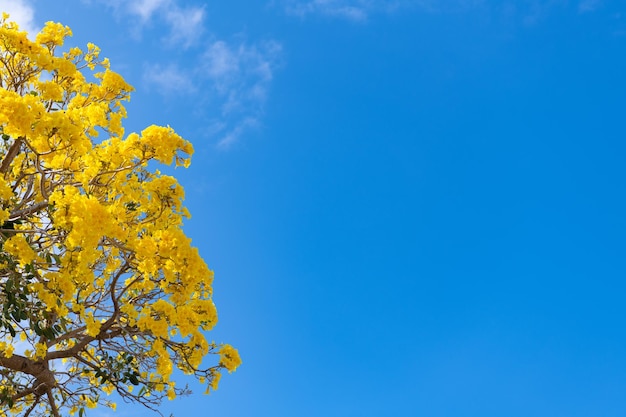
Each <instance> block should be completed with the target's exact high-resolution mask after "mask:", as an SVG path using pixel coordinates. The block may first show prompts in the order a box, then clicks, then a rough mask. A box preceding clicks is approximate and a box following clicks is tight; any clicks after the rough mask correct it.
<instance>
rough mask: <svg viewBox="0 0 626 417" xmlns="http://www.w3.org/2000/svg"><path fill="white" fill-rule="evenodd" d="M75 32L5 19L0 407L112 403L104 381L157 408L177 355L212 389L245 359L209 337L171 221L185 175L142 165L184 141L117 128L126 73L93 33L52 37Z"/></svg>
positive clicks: (181, 240)
mask: <svg viewBox="0 0 626 417" xmlns="http://www.w3.org/2000/svg"><path fill="white" fill-rule="evenodd" d="M70 35H71V31H70V29H69V28H67V27H65V26H63V25H61V24H58V23H51V22H49V23H47V24H46V25H45V27H44V28H43V30H42V31H41V33H39V34H38V35H37V36H36V38H35V40H34V41H31V40H29V38H28V37H27V35H26V33H25V32H23V31H20V30H19V27H18V26H17V25H16V24H15V23H13V22H10V21H9V20H8V16H7V15H4V16H3V18H2V19H0V136H1V138H2V139H1V140H0V246H1V248H2V250H1V251H0V306H2V311H1V314H0V367H2V368H3V371H2V372H0V416H5V415H18V414H20V413H24V414H29V415H33V416H34V415H41V416H43V415H46V416H48V415H52V416H59V415H60V413H61V411H60V410H62V409H67V410H68V411H69V412H70V414H72V413H76V412H79V413H81V414H82V413H83V412H84V409H85V407H87V408H93V407H95V406H96V405H98V404H104V405H108V406H110V407H114V406H115V405H114V404H112V403H111V402H110V401H109V400H107V398H106V394H110V393H112V392H114V391H115V392H117V394H118V395H120V396H122V398H124V399H126V400H131V401H136V402H139V403H141V404H144V405H146V406H148V407H150V408H155V407H156V406H157V405H158V403H159V401H160V400H161V398H166V397H167V398H169V399H173V398H175V397H176V396H177V395H180V394H183V393H185V390H184V389H179V388H177V387H176V386H175V384H174V382H173V381H172V379H171V377H172V373H173V372H174V370H175V369H179V370H181V371H183V372H184V373H186V374H190V375H194V376H195V377H197V378H198V379H200V380H201V381H205V382H206V383H207V386H208V387H209V389H216V388H217V382H218V381H219V379H220V371H221V370H227V371H229V372H232V371H234V370H235V369H236V368H237V366H239V364H240V363H241V360H240V358H239V355H238V353H237V351H236V350H235V349H234V348H232V347H231V346H230V345H218V344H216V343H213V342H209V341H208V340H207V339H206V331H208V330H210V329H211V328H212V327H213V326H214V325H215V323H216V322H217V313H216V309H215V306H214V304H213V301H212V299H211V296H212V288H211V284H212V280H213V273H212V271H210V270H209V268H208V267H207V265H206V264H205V262H204V261H203V259H202V258H201V256H200V255H199V253H198V250H197V249H196V248H194V247H193V246H192V245H191V240H190V239H189V238H187V237H186V236H185V234H184V232H183V230H182V223H183V219H184V218H185V217H187V216H188V212H187V210H186V209H185V207H184V206H183V199H184V193H183V189H182V187H181V186H180V185H179V184H178V182H177V181H176V179H175V178H173V177H171V176H167V175H164V174H162V173H161V172H159V171H157V170H153V169H152V167H153V165H154V164H153V163H152V162H153V161H154V162H160V163H163V164H167V165H170V164H174V165H176V166H184V167H187V166H188V165H189V162H190V156H191V154H192V153H193V148H192V146H191V144H190V143H189V142H187V141H185V140H184V139H183V138H181V137H180V136H178V135H177V134H176V133H175V132H174V130H173V129H172V128H170V127H160V126H150V127H148V128H146V129H145V130H143V131H142V132H141V133H140V134H136V133H131V134H128V135H126V134H125V132H124V129H123V127H122V120H123V119H124V118H125V117H126V110H125V108H124V105H123V102H124V101H125V100H128V98H129V94H130V92H131V91H132V87H131V86H130V85H128V84H127V83H126V82H125V81H124V79H123V78H122V77H121V76H120V75H119V74H117V73H115V72H113V71H112V70H111V69H110V65H109V62H108V61H107V60H106V59H101V58H100V56H99V55H100V50H99V49H98V48H97V47H96V46H95V45H92V44H89V45H88V46H87V48H86V50H84V51H83V50H81V49H80V48H76V47H73V48H70V49H68V50H67V51H66V52H63V53H58V49H59V47H60V46H62V45H63V44H64V42H65V39H66V38H67V37H68V36H70ZM89 72H92V75H93V76H91V77H87V76H86V75H87V73H89ZM89 80H92V81H89ZM103 134H104V136H106V137H104V138H103V137H102V136H103ZM18 341H19V343H21V344H22V346H23V345H27V346H30V348H27V349H26V351H25V352H24V353H22V352H18V351H17V350H16V349H15V346H16V343H17V342H18ZM209 354H215V360H214V361H213V363H210V362H211V361H210V359H208V360H207V355H209Z"/></svg>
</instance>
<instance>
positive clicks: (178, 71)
mask: <svg viewBox="0 0 626 417" xmlns="http://www.w3.org/2000/svg"><path fill="white" fill-rule="evenodd" d="M196 50H197V52H196ZM190 52H192V54H187V55H185V57H184V59H185V62H184V63H183V62H180V63H178V62H177V61H176V56H170V57H169V59H170V61H169V62H167V63H165V64H161V63H152V64H146V65H145V66H144V73H143V81H144V82H145V83H146V84H147V86H148V87H149V88H152V89H153V91H155V92H157V93H159V94H161V95H164V96H167V97H168V99H171V97H172V96H178V97H179V98H181V97H186V98H193V100H194V101H195V102H197V103H203V104H202V105H201V106H199V107H200V108H204V109H203V110H197V112H199V113H205V112H208V111H211V112H212V113H213V114H214V116H211V117H206V116H203V117H205V118H206V120H205V121H206V125H207V129H206V131H205V132H206V133H207V134H208V135H209V136H210V137H211V138H213V139H214V140H215V141H216V143H217V146H218V147H219V148H222V149H226V148H228V147H230V146H231V145H232V144H234V143H236V142H238V141H239V140H240V138H241V137H242V136H243V135H244V134H245V133H246V132H248V131H250V130H251V129H254V128H257V127H258V126H260V125H261V119H262V116H263V112H264V107H265V102H266V100H267V97H268V94H269V90H270V87H271V83H272V80H273V78H274V73H275V71H276V68H277V67H278V65H279V63H280V59H281V54H282V46H281V45H280V44H279V43H278V42H276V41H273V40H270V41H261V42H248V41H246V40H243V39H241V37H235V39H233V40H231V41H227V40H223V39H212V40H209V41H207V42H205V44H204V45H202V46H199V45H197V46H196V48H194V49H193V50H192V51H190ZM190 56H194V58H192V59H191V61H190V58H189V57H190Z"/></svg>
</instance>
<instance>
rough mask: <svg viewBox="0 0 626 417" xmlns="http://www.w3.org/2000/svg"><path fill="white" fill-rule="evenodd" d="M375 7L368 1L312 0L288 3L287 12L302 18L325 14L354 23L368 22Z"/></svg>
mask: <svg viewBox="0 0 626 417" xmlns="http://www.w3.org/2000/svg"><path fill="white" fill-rule="evenodd" d="M373 6H374V5H373V2H372V1H366V0H353V1H346V0H310V1H306V2H302V1H296V2H294V1H291V2H289V3H287V5H286V8H285V10H286V12H287V13H288V14H291V15H296V16H300V17H304V16H306V15H308V14H323V15H327V16H332V17H341V18H345V19H348V20H352V21H364V20H367V15H368V13H369V11H370V10H371V9H372V7H373Z"/></svg>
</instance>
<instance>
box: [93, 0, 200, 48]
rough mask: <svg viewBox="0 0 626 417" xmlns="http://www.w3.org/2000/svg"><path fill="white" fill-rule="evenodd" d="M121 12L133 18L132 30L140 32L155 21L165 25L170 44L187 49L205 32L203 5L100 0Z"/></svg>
mask: <svg viewBox="0 0 626 417" xmlns="http://www.w3.org/2000/svg"><path fill="white" fill-rule="evenodd" d="M100 2H101V3H103V4H105V5H106V6H108V7H112V8H114V9H115V10H116V11H117V12H118V13H121V14H122V15H125V16H127V17H129V18H131V19H134V22H133V25H132V27H133V28H134V30H135V31H139V32H140V31H141V29H142V28H143V27H144V26H146V25H150V24H153V23H154V22H161V23H164V24H165V25H166V26H167V27H168V28H169V31H168V35H167V36H165V37H164V40H165V41H166V42H167V43H168V44H169V45H175V46H182V47H185V48H188V47H190V46H191V45H193V44H194V43H195V42H196V41H197V40H198V39H199V38H200V36H201V35H202V34H203V32H204V19H205V15H206V14H205V10H204V7H203V6H182V5H180V4H179V2H177V1H176V0H135V1H126V0H106V1H105V0H101V1H100Z"/></svg>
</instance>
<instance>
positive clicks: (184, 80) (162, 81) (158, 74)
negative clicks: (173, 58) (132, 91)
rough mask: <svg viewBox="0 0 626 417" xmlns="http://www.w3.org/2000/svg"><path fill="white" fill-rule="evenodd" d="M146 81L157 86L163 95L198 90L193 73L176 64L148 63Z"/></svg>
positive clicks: (145, 72)
mask: <svg viewBox="0 0 626 417" xmlns="http://www.w3.org/2000/svg"><path fill="white" fill-rule="evenodd" d="M143 77H144V81H145V82H146V83H147V84H148V85H150V86H154V87H156V88H157V90H158V92H159V93H161V94H163V95H178V94H187V93H192V92H194V91H196V88H195V86H194V85H193V82H192V77H191V74H187V73H185V71H184V70H181V69H180V68H179V67H178V66H177V65H176V64H174V63H169V64H167V65H160V64H146V66H145V67H144V76H143Z"/></svg>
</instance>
